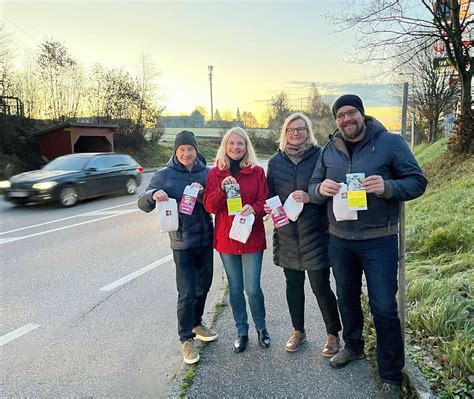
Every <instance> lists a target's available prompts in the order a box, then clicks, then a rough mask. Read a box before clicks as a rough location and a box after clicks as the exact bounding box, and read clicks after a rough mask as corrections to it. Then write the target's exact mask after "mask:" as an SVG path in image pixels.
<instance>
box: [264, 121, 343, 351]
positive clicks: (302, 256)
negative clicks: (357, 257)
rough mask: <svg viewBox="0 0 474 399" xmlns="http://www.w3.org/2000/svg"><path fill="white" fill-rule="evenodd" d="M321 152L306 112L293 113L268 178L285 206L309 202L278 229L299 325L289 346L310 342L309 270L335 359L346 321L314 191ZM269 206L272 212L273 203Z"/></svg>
mask: <svg viewBox="0 0 474 399" xmlns="http://www.w3.org/2000/svg"><path fill="white" fill-rule="evenodd" d="M319 153H320V147H318V145H317V142H316V139H315V138H314V134H313V130H312V126H311V121H310V120H309V118H308V117H307V116H306V115H304V114H302V113H294V114H292V115H290V116H289V117H288V118H286V120H285V122H284V123H283V126H282V129H281V135H280V146H279V150H278V152H277V153H276V154H275V155H273V156H272V157H271V158H270V161H269V162H268V169H267V181H268V189H269V197H273V196H275V195H278V196H279V197H280V200H281V202H282V204H283V203H285V201H286V200H287V198H288V197H289V196H292V197H293V198H294V200H295V201H296V202H303V203H304V206H303V210H302V212H301V214H300V215H299V217H298V219H297V220H296V221H295V222H293V221H290V223H289V224H287V225H286V226H283V227H280V228H278V229H274V230H273V263H274V264H275V265H277V266H280V267H282V268H283V272H284V274H285V278H286V300H287V303H288V308H289V311H290V316H291V321H292V324H293V329H294V330H293V333H292V335H291V337H290V339H289V340H288V342H287V343H286V345H285V350H286V351H287V352H296V351H297V350H298V349H299V348H300V346H301V345H302V344H303V343H304V342H305V341H306V331H305V323H304V304H305V294H304V282H305V272H306V273H307V274H308V278H309V281H310V284H311V288H312V290H313V293H314V295H315V296H316V299H317V301H318V305H319V309H320V310H321V314H322V316H323V320H324V323H325V325H326V333H327V341H326V345H325V347H324V348H323V350H322V352H321V353H322V355H323V356H324V357H332V356H334V355H335V354H336V353H337V352H338V351H339V331H341V322H340V320H339V312H338V310H337V302H336V297H335V295H334V293H333V291H332V290H331V285H330V281H329V277H330V264H329V260H328V244H329V233H328V218H327V215H326V208H325V207H324V206H323V205H316V204H311V203H310V200H309V195H308V184H309V180H310V178H311V175H312V173H313V171H314V167H315V166H316V161H317V159H318V156H319ZM265 210H266V211H267V213H269V212H270V208H268V207H266V208H265Z"/></svg>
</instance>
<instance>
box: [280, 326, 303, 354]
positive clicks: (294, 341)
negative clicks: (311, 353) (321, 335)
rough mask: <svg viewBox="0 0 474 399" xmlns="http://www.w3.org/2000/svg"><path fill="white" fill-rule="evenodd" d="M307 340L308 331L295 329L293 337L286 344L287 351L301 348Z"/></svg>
mask: <svg viewBox="0 0 474 399" xmlns="http://www.w3.org/2000/svg"><path fill="white" fill-rule="evenodd" d="M305 341H306V333H304V332H301V331H297V330H294V331H293V334H292V335H291V338H290V339H289V340H288V342H287V343H286V345H285V350H286V351H287V352H296V351H297V350H298V349H300V346H301V345H302V344H304V343H305Z"/></svg>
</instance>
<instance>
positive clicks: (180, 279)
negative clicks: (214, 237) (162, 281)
mask: <svg viewBox="0 0 474 399" xmlns="http://www.w3.org/2000/svg"><path fill="white" fill-rule="evenodd" d="M213 254H214V253H213V249H212V246H211V245H208V246H207V247H199V248H191V249H185V250H176V249H174V250H173V259H174V263H175V265H176V287H177V289H178V306H177V312H178V334H179V339H180V341H181V342H186V341H187V340H188V339H190V338H193V337H194V336H195V334H194V333H193V332H192V329H193V328H194V327H196V326H198V325H199V324H201V320H202V315H203V313H204V306H205V304H206V298H207V293H208V292H209V288H210V287H211V284H212V274H213V261H212V258H213Z"/></svg>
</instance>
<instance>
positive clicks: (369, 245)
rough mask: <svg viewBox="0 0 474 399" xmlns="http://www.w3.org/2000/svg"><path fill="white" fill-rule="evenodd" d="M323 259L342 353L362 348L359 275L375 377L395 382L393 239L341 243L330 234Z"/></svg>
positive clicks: (399, 363)
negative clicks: (370, 324)
mask: <svg viewBox="0 0 474 399" xmlns="http://www.w3.org/2000/svg"><path fill="white" fill-rule="evenodd" d="M329 259H330V260H331V264H332V267H333V272H334V277H335V279H336V288H337V297H338V304H339V311H340V313H341V319H342V325H343V332H342V337H343V338H344V343H345V347H346V349H348V350H349V351H350V352H352V353H355V354H356V353H360V352H362V351H363V350H364V339H363V337H362V329H363V325H364V317H363V314H362V308H361V303H360V295H361V289H362V272H364V274H365V279H366V281H367V290H368V296H369V306H370V311H371V313H372V316H373V318H374V324H375V331H376V333H377V364H378V369H379V370H378V371H379V375H380V377H381V379H382V380H383V381H384V382H390V383H396V384H400V383H401V382H402V379H403V376H402V368H403V366H404V363H405V357H404V348H403V338H402V332H401V326H400V319H399V318H398V312H397V301H396V298H395V296H396V294H397V290H398V283H397V269H398V240H397V236H396V235H390V236H386V237H380V238H374V239H370V240H344V239H341V238H337V237H334V236H331V240H330V244H329Z"/></svg>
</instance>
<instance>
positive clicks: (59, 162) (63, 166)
mask: <svg viewBox="0 0 474 399" xmlns="http://www.w3.org/2000/svg"><path fill="white" fill-rule="evenodd" d="M89 160H90V158H89V157H60V158H56V159H55V160H54V161H51V162H50V163H48V164H47V165H46V166H45V167H44V168H43V170H81V169H84V166H85V165H86V164H87V162H89Z"/></svg>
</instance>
